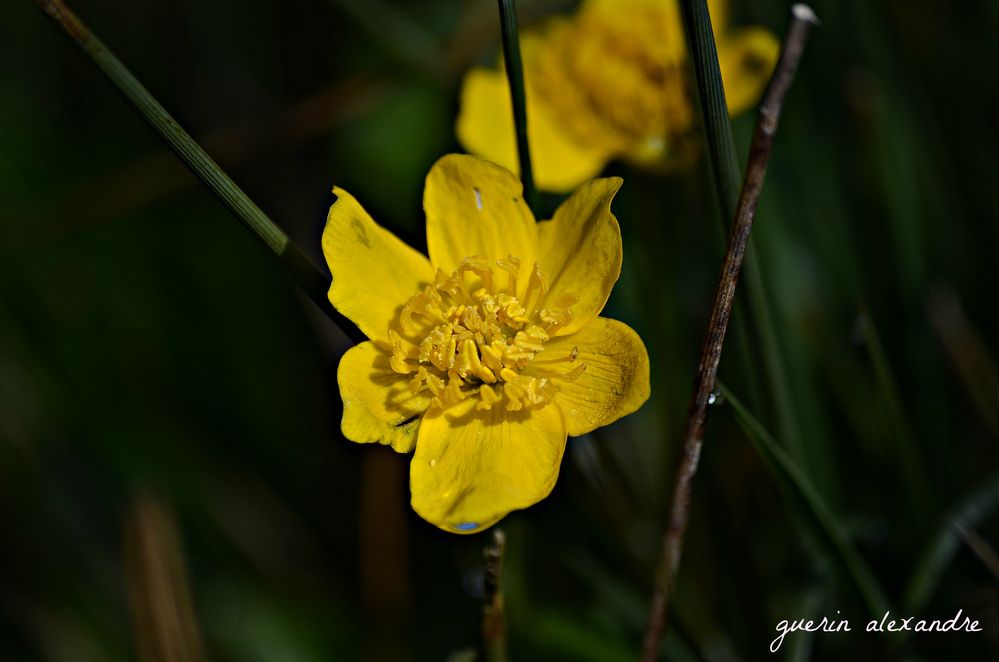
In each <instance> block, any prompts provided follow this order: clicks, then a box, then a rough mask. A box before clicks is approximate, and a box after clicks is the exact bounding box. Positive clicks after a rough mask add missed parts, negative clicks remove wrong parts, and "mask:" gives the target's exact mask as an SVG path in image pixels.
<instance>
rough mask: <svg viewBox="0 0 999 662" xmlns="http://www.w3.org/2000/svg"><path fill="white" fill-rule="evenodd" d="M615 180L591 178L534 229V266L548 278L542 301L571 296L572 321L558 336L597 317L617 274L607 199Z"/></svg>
mask: <svg viewBox="0 0 999 662" xmlns="http://www.w3.org/2000/svg"><path fill="white" fill-rule="evenodd" d="M619 188H621V179H620V178H619V177H611V178H607V179H596V180H593V181H592V182H589V183H587V184H584V185H583V186H581V187H579V189H577V190H576V192H575V193H573V194H572V196H570V197H569V199H568V200H566V201H565V202H563V203H562V205H561V206H560V207H559V208H558V210H556V212H555V215H554V216H553V217H552V220H550V221H545V222H543V223H540V224H539V225H538V256H539V257H538V262H539V264H540V266H541V269H542V271H544V272H545V273H546V274H547V275H548V278H549V281H548V298H547V301H548V302H551V303H552V305H557V304H556V303H555V302H557V301H558V300H559V299H560V298H562V297H564V296H566V295H573V296H575V297H577V298H578V301H577V302H576V303H575V304H574V305H573V306H572V315H573V317H572V322H570V323H569V324H568V325H567V326H565V327H564V328H562V329H560V330H559V332H558V335H560V336H564V335H568V334H571V333H575V332H576V331H578V330H579V329H581V328H582V327H584V326H585V325H586V324H588V323H589V322H590V320H592V319H593V318H594V317H596V316H597V315H599V314H600V311H601V310H603V307H604V304H605V303H607V297H608V296H610V292H611V288H613V287H614V283H616V282H617V279H618V276H620V275H621V254H622V250H621V229H620V228H619V227H618V224H617V219H616V218H614V214H612V213H611V210H610V205H611V200H613V199H614V194H615V193H617V191H618V189H619Z"/></svg>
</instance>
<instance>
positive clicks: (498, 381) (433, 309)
mask: <svg viewBox="0 0 999 662" xmlns="http://www.w3.org/2000/svg"><path fill="white" fill-rule="evenodd" d="M520 267H521V261H520V260H519V259H518V258H516V257H514V256H512V255H511V256H508V257H507V258H506V259H500V260H496V261H495V262H490V261H489V260H488V259H487V258H485V257H483V256H481V255H476V256H472V257H468V258H465V259H464V260H463V261H462V263H461V265H460V266H459V267H458V269H457V270H455V271H454V272H453V273H451V274H447V273H445V272H444V271H441V270H438V271H437V275H436V277H435V279H434V282H433V283H430V284H429V285H427V286H426V287H425V288H424V289H423V291H422V292H418V293H417V294H415V295H413V296H412V297H411V298H410V299H409V301H407V302H406V304H405V305H404V306H403V307H402V310H401V311H400V313H399V319H398V331H397V330H395V329H390V330H389V340H390V342H391V343H392V359H391V365H392V369H393V370H395V372H397V373H399V374H411V375H413V377H412V378H411V379H410V382H409V387H410V389H411V390H412V391H413V393H414V394H415V393H420V392H423V391H429V392H430V393H432V394H433V399H432V401H431V406H432V407H438V408H447V407H451V406H453V405H456V404H458V403H459V402H462V401H463V400H465V399H466V398H469V397H477V398H478V402H477V403H476V409H480V410H485V409H492V408H493V407H494V406H497V405H502V406H503V407H504V409H506V410H507V411H520V410H524V409H529V408H532V407H543V406H545V405H546V404H548V403H549V402H551V400H552V397H553V396H554V395H555V393H556V391H557V386H556V382H557V381H571V380H574V379H576V378H578V377H579V375H581V374H582V373H583V371H584V370H585V369H586V366H585V365H583V364H579V365H577V366H575V367H573V368H572V369H570V370H569V371H567V372H561V373H560V372H558V371H557V370H555V367H557V364H560V363H565V362H569V363H574V362H576V359H577V355H578V350H577V349H576V348H573V350H572V351H571V352H570V353H569V355H568V356H565V357H559V358H556V359H554V360H552V359H546V360H543V361H542V360H537V361H535V357H536V356H537V355H538V354H540V353H541V352H542V350H543V349H544V346H545V343H546V342H548V340H549V339H550V338H551V337H552V336H553V335H554V334H555V333H556V332H557V331H558V330H559V329H561V328H563V327H564V326H565V325H566V324H568V323H569V322H570V321H572V310H571V308H572V305H573V304H574V303H575V302H576V298H575V297H572V296H563V297H560V298H559V300H557V301H555V302H554V303H553V304H552V305H550V306H548V305H546V306H545V307H542V303H546V304H547V303H548V302H547V301H546V295H547V294H548V279H547V277H546V276H545V274H544V273H543V272H542V271H541V270H540V269H539V268H538V265H537V264H536V263H535V265H534V268H533V269H532V271H531V273H530V277H529V281H528V284H527V288H526V290H525V292H524V294H523V295H522V296H523V300H522V301H521V299H519V298H518V295H517V293H518V289H517V279H518V274H519V273H520ZM496 269H498V270H499V271H500V272H501V273H500V275H502V272H505V273H506V284H505V285H506V286H505V287H504V288H500V287H498V286H497V282H496V280H497V279H496V275H497V274H496V273H495V270H496ZM528 372H529V373H530V374H527V373H528Z"/></svg>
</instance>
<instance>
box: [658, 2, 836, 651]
mask: <svg viewBox="0 0 999 662" xmlns="http://www.w3.org/2000/svg"><path fill="white" fill-rule="evenodd" d="M816 22H817V21H816V18H815V14H814V12H812V10H811V9H809V8H808V7H806V6H805V5H801V4H797V5H794V7H792V8H791V25H790V27H789V28H788V31H787V34H786V35H785V37H784V44H783V46H782V48H781V54H780V59H779V60H778V62H777V68H776V69H775V70H774V74H773V77H772V78H771V79H770V85H769V86H768V87H767V91H766V93H765V94H764V96H763V102H762V104H761V105H760V110H759V115H758V117H757V120H756V128H755V130H754V132H753V141H752V144H751V146H750V151H749V162H748V164H747V166H746V177H745V179H744V180H743V184H742V191H741V193H740V195H739V201H738V204H737V205H736V213H735V217H734V218H735V220H734V222H733V224H732V229H731V231H730V233H729V239H728V249H727V251H726V253H725V261H724V263H723V264H722V269H721V275H720V276H719V278H718V286H717V288H716V289H715V298H714V304H713V305H712V309H711V319H710V321H709V322H708V329H707V333H706V334H705V336H704V344H703V346H702V348H701V360H700V363H699V366H700V367H699V368H698V371H697V376H696V377H695V379H694V388H693V394H692V396H691V402H690V410H689V412H688V414H687V423H686V430H685V432H684V439H683V455H682V456H681V458H680V464H679V466H678V467H677V472H676V482H675V484H674V488H673V499H672V503H671V505H670V514H669V522H668V525H667V527H666V530H665V532H664V534H663V543H662V551H661V552H660V556H659V563H658V566H657V568H656V585H655V588H654V590H653V598H652V607H651V609H650V613H649V623H648V628H647V629H646V632H645V641H644V645H643V654H642V659H643V660H647V661H652V660H656V659H658V656H659V655H658V654H659V646H660V642H661V641H662V637H663V635H664V634H665V632H666V608H667V605H668V602H669V596H670V593H671V592H672V589H673V587H674V584H675V581H676V574H677V570H678V569H679V567H680V553H681V551H682V548H683V539H684V535H685V533H686V530H687V519H688V516H689V513H690V492H691V486H692V483H693V479H694V475H695V474H696V472H697V462H698V459H699V458H700V455H701V446H702V445H703V441H704V422H705V419H706V418H707V409H708V403H709V402H710V398H711V394H712V391H713V390H714V388H715V379H716V377H717V375H718V363H719V361H720V360H721V351H722V345H723V344H724V342H725V332H726V330H727V329H728V322H729V318H730V316H731V313H732V303H733V301H734V299H735V291H736V284H737V283H738V280H739V274H740V272H741V271H742V265H743V260H744V258H745V256H746V247H747V244H748V243H749V233H750V230H752V227H753V218H754V217H755V215H756V204H757V202H758V201H759V198H760V191H761V190H762V188H763V179H764V176H765V175H766V170H767V163H768V162H769V160H770V152H771V149H772V147H773V139H774V134H775V133H776V132H777V124H778V122H779V120H780V115H781V111H782V110H783V106H784V96H785V94H786V93H787V90H788V88H789V87H790V86H791V81H792V80H793V79H794V74H795V71H796V70H797V68H798V62H799V61H800V60H801V55H802V52H803V50H804V46H805V41H806V39H807V37H808V31H809V28H810V27H811V26H812V25H813V24H815V23H816Z"/></svg>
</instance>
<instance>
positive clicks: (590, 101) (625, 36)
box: [456, 0, 779, 191]
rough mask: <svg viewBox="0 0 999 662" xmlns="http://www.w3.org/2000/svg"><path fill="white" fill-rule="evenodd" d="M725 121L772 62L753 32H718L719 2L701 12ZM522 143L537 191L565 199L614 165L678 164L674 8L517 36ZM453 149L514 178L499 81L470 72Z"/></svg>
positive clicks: (723, 22) (723, 20) (605, 8)
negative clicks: (708, 28) (708, 23)
mask: <svg viewBox="0 0 999 662" xmlns="http://www.w3.org/2000/svg"><path fill="white" fill-rule="evenodd" d="M708 5H709V10H710V12H711V17H712V25H713V26H714V31H715V38H716V40H717V43H718V58H719V61H720V64H721V72H722V79H723V82H724V85H725V93H726V96H727V100H728V106H729V111H730V113H731V114H733V115H735V114H738V113H740V112H742V111H743V110H745V109H747V108H748V107H750V106H751V105H752V104H754V103H756V101H757V99H758V98H759V96H760V94H761V93H762V90H763V87H764V86H765V85H766V82H767V80H768V79H769V76H770V73H771V71H772V70H773V66H774V64H775V62H776V61H777V54H778V50H779V45H778V43H777V40H776V39H775V38H774V37H773V35H771V34H770V33H769V32H767V31H766V30H763V29H761V28H741V29H738V30H728V29H727V16H726V13H727V5H728V2H727V0H709V2H708ZM521 50H522V56H523V61H524V79H525V86H526V92H527V124H528V141H529V144H530V147H531V158H532V165H533V167H534V176H535V179H536V182H537V185H538V188H540V189H543V190H549V191H568V190H571V189H573V188H574V187H576V186H578V185H579V184H580V183H582V182H584V181H587V180H589V179H591V178H593V177H595V176H596V175H597V174H599V172H600V171H601V170H602V169H603V167H604V166H605V165H606V164H607V162H608V161H611V160H613V159H618V158H623V159H627V160H628V161H631V162H633V163H636V164H639V165H641V166H646V167H650V168H662V167H664V166H666V165H667V164H669V163H670V162H676V161H678V160H682V159H683V158H684V156H685V155H686V154H689V151H690V149H689V148H690V146H691V142H690V141H689V140H687V138H689V136H690V134H691V129H692V127H693V112H694V111H693V107H694V106H693V100H692V97H691V95H692V93H693V91H692V90H693V88H692V81H689V80H688V78H689V76H688V74H687V46H686V40H685V37H684V34H683V25H682V21H681V17H680V10H679V7H678V4H677V2H676V0H584V2H583V3H582V5H581V6H580V8H579V10H578V11H577V13H576V14H575V15H574V16H572V17H556V18H552V19H549V20H548V21H547V22H545V23H543V24H542V25H540V26H538V27H537V28H536V29H530V30H524V31H522V32H521ZM456 130H457V135H458V140H459V141H460V142H461V143H462V145H463V146H464V147H465V149H467V150H468V151H469V152H471V153H473V154H477V155H479V156H482V157H484V158H487V159H489V160H491V161H494V162H496V163H499V164H500V165H503V166H505V167H507V168H510V169H511V170H513V171H514V172H518V164H517V150H516V141H515V137H514V128H513V114H512V110H511V103H510V92H509V87H508V84H507V80H506V74H505V72H504V71H503V70H502V69H483V68H477V69H473V70H472V71H471V72H469V73H468V75H467V76H466V77H465V80H464V83H463V85H462V90H461V109H460V113H459V115H458V120H457V127H456Z"/></svg>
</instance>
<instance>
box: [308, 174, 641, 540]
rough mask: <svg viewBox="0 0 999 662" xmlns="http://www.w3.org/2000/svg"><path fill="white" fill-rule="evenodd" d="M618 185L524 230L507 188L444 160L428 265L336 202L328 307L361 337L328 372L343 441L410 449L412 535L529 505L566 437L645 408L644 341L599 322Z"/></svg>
mask: <svg viewBox="0 0 999 662" xmlns="http://www.w3.org/2000/svg"><path fill="white" fill-rule="evenodd" d="M620 186H621V180H620V179H617V178H611V179H598V180H595V181H592V182H589V183H587V184H586V185H584V186H582V187H580V188H579V189H578V190H577V191H576V192H575V193H573V194H572V196H571V197H569V199H568V200H567V201H566V202H565V203H564V204H563V205H562V206H561V207H559V209H558V210H557V211H556V212H555V215H554V217H553V218H552V219H551V220H549V221H544V222H542V223H536V222H535V220H534V216H533V215H532V214H531V211H530V209H528V207H527V205H526V204H525V203H524V200H523V198H522V188H521V184H520V182H519V181H518V180H517V178H516V177H515V176H514V175H513V173H511V172H510V171H508V170H506V169H504V168H502V167H500V166H497V165H495V164H493V163H489V162H488V161H483V160H481V159H478V158H476V157H472V156H463V155H449V156H445V157H443V158H442V159H440V160H439V161H438V162H437V163H436V164H435V165H434V166H433V168H432V169H431V170H430V173H429V174H428V175H427V180H426V188H425V189H424V195H423V206H424V210H425V212H426V216H427V246H428V249H429V254H430V258H429V259H427V258H426V257H424V256H423V255H422V254H421V253H419V252H417V251H415V250H413V249H412V248H410V247H409V246H407V245H406V244H404V243H403V242H402V241H400V240H399V239H398V238H397V237H395V236H394V235H393V234H392V233H390V232H389V231H387V230H385V229H384V228H382V227H381V226H379V225H378V224H376V223H375V222H374V221H373V220H372V219H371V217H370V216H369V215H368V214H367V212H365V211H364V209H363V208H362V207H361V206H360V205H359V204H358V202H357V201H356V200H355V199H354V198H353V197H351V196H350V195H349V194H348V193H347V192H346V191H343V190H341V189H339V188H337V189H334V193H335V194H336V196H337V201H336V203H335V204H334V205H333V207H332V208H331V209H330V213H329V218H328V220H327V223H326V228H325V230H324V231H323V252H324V254H325V255H326V260H327V262H328V264H329V267H330V271H331V272H332V274H333V284H332V286H331V287H330V291H329V297H330V301H331V302H332V303H333V305H334V306H335V307H336V308H337V309H338V310H339V311H340V312H341V313H343V314H344V315H346V316H347V317H348V318H350V319H351V320H352V321H353V322H354V323H355V324H357V326H358V327H359V328H360V329H361V331H363V332H364V333H365V335H367V336H368V338H370V341H368V342H363V343H361V344H359V345H357V346H355V347H353V348H351V349H350V350H349V351H348V352H347V353H346V354H344V356H343V358H342V359H341V361H340V367H339V369H338V372H337V380H338V381H339V384H340V395H341V397H342V398H343V421H342V423H341V427H342V430H343V434H344V436H346V437H347V438H348V439H351V440H353V441H357V442H362V443H364V442H378V443H382V444H389V445H391V446H392V448H394V449H395V450H396V451H399V452H403V453H405V452H409V451H412V450H414V449H415V451H416V453H415V455H414V457H413V460H412V463H411V465H410V489H411V492H412V504H413V509H414V510H416V512H417V513H419V515H420V516H421V517H423V518H424V519H426V520H427V521H429V522H431V523H433V524H435V525H437V526H439V527H440V528H442V529H445V530H447V531H452V532H458V533H468V532H473V531H479V530H482V529H484V528H486V527H488V526H490V525H492V524H494V523H495V522H497V521H498V520H499V519H500V518H502V517H503V516H505V515H506V514H507V513H509V512H510V511H512V510H517V509H520V508H526V507H528V506H530V505H532V504H534V503H537V502H538V501H540V500H541V499H543V498H544V497H546V496H547V495H548V494H549V492H551V490H552V488H553V487H554V485H555V481H556V479H557V478H558V471H559V464H560V463H561V461H562V453H563V451H564V450H565V443H566V436H567V435H574V436H576V435H581V434H586V433H587V432H590V431H592V430H593V429H595V428H598V427H601V426H603V425H607V424H608V423H611V422H613V421H615V420H617V419H618V418H620V417H622V416H624V415H625V414H629V413H631V412H633V411H635V410H636V409H638V408H639V407H640V406H641V405H642V403H644V402H645V400H646V399H648V396H649V359H648V355H647V353H646V350H645V346H644V345H643V344H642V340H641V339H640V338H639V337H638V335H637V334H636V333H635V332H634V331H632V330H631V329H630V328H629V327H628V326H626V325H624V324H622V323H621V322H617V321H615V320H611V319H606V318H604V317H599V313H600V311H601V310H602V309H603V307H604V303H605V302H606V301H607V297H608V296H609V295H610V291H611V288H612V287H613V286H614V283H615V282H616V281H617V278H618V275H619V274H620V271H621V256H622V250H621V231H620V229H619V228H618V224H617V220H616V219H615V218H614V215H613V214H612V213H611V211H610V204H611V200H612V199H613V197H614V194H615V193H616V192H617V190H618V188H619V187H620Z"/></svg>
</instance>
